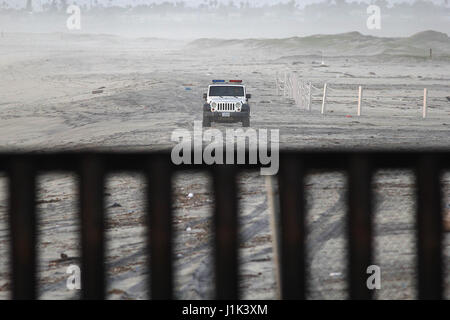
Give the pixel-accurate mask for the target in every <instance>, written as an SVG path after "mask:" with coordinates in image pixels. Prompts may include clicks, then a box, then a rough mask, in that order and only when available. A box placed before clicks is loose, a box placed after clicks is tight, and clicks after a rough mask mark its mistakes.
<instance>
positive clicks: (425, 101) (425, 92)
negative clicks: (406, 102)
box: [422, 88, 428, 119]
mask: <svg viewBox="0 0 450 320" xmlns="http://www.w3.org/2000/svg"><path fill="white" fill-rule="evenodd" d="M427 95H428V90H427V88H425V89H423V108H422V118H424V119H425V118H426V117H427Z"/></svg>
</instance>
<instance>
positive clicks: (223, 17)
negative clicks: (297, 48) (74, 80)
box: [0, 0, 450, 39]
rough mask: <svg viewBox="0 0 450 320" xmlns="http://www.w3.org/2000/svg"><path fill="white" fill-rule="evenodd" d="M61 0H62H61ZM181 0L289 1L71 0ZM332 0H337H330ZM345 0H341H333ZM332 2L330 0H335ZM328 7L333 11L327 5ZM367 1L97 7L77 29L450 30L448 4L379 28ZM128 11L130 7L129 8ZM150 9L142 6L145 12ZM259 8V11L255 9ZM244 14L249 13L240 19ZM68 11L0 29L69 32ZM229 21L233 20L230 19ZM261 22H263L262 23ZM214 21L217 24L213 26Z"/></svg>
mask: <svg viewBox="0 0 450 320" xmlns="http://www.w3.org/2000/svg"><path fill="white" fill-rule="evenodd" d="M32 1H33V5H34V10H36V11H40V8H41V7H42V5H43V4H46V3H50V2H52V1H53V0H32ZM57 1H58V2H60V0H57ZM180 1H183V2H184V4H185V5H187V6H190V7H197V6H198V5H200V4H209V3H216V4H229V3H230V2H233V3H234V4H236V5H237V7H240V6H241V3H248V4H249V5H250V6H251V7H258V6H262V5H270V4H277V3H288V2H291V1H290V0H67V3H68V4H71V3H74V2H76V3H77V4H80V5H89V4H90V3H96V2H98V3H100V4H102V5H104V6H108V5H114V6H117V5H120V6H127V5H139V4H151V3H163V2H170V3H176V2H180ZM294 1H295V2H296V3H297V4H298V5H299V6H305V5H307V4H312V3H323V2H325V1H326V2H329V1H330V0H294ZM331 1H333V0H331ZM334 1H342V0H334ZM386 1H387V2H388V3H390V4H395V3H405V2H407V3H413V2H418V1H414V0H386ZM3 2H6V3H9V4H14V7H17V8H23V7H25V6H26V3H27V0H0V4H1V3H3ZM348 2H353V3H373V2H374V0H348ZM421 2H428V3H430V2H433V3H436V4H441V5H446V7H447V8H450V0H426V1H423V0H422V1H421ZM331 3H332V2H331ZM324 8H327V9H329V10H324ZM365 8H366V6H365V5H361V6H357V5H355V6H353V7H352V8H350V9H349V10H347V9H342V8H337V7H334V6H316V7H314V8H309V9H310V10H309V11H303V12H301V11H297V12H291V13H292V14H286V12H285V11H286V10H289V9H286V10H285V11H283V10H278V11H273V12H271V11H268V10H266V11H264V14H263V16H261V12H260V11H258V13H257V14H255V15H252V14H251V12H250V11H245V12H244V11H242V12H233V13H231V14H228V13H225V14H221V12H219V11H215V12H213V13H211V14H209V13H205V12H204V11H202V10H198V12H197V11H196V10H188V11H187V12H188V14H180V12H178V13H176V14H174V15H171V14H167V13H166V12H164V11H161V12H160V14H155V15H150V14H147V15H146V14H142V15H140V14H139V12H131V14H128V11H127V10H123V12H120V14H119V13H114V12H106V13H104V12H95V14H86V15H82V17H81V21H82V23H81V24H82V27H81V29H79V32H85V33H108V34H120V35H130V36H145V37H160V38H192V39H195V38H201V37H221V38H251V37H265V38H270V37H273V38H280V37H292V36H305V35H311V34H324V33H325V34H330V33H342V32H352V31H358V32H361V33H363V34H370V35H374V36H410V35H412V34H414V33H417V32H420V31H424V30H436V31H440V32H444V33H447V34H449V31H450V14H448V13H449V12H450V9H444V8H439V7H435V8H423V7H421V6H418V7H413V8H411V10H410V9H408V8H405V12H403V11H401V12H400V11H399V10H392V11H390V10H389V9H388V10H385V11H383V12H381V13H380V14H381V15H380V19H381V27H380V28H377V29H373V28H370V29H369V28H368V27H367V24H366V22H367V19H368V17H369V14H368V13H367V11H366V9H365ZM125 11H127V12H125ZM145 12H147V11H144V13H145ZM255 13H256V10H255ZM240 14H247V15H248V16H247V17H245V19H242V16H240ZM66 19H67V16H65V15H63V14H59V15H29V14H20V15H15V14H11V15H10V16H8V15H6V16H2V19H0V29H1V30H4V31H7V32H67V31H68V28H67V26H66ZM230 21H233V23H232V24H230ZM262 22H263V23H262ZM212 24H214V26H215V28H211V25H212Z"/></svg>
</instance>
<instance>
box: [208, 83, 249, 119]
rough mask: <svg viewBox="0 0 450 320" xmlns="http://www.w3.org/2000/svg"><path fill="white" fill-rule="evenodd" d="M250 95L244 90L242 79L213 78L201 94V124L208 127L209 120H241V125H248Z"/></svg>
mask: <svg viewBox="0 0 450 320" xmlns="http://www.w3.org/2000/svg"><path fill="white" fill-rule="evenodd" d="M250 98H251V95H250V94H248V93H247V92H246V90H245V86H244V85H243V84H242V80H230V81H228V82H225V80H213V84H211V85H209V86H208V93H204V94H203V99H205V100H206V103H205V104H204V105H203V126H204V127H210V126H211V122H242V126H243V127H249V126H250V105H249V103H248V99H250Z"/></svg>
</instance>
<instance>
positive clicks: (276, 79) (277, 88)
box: [275, 72, 280, 96]
mask: <svg viewBox="0 0 450 320" xmlns="http://www.w3.org/2000/svg"><path fill="white" fill-rule="evenodd" d="M275 86H276V92H277V96H279V95H280V93H279V85H278V72H277V74H276V75H275Z"/></svg>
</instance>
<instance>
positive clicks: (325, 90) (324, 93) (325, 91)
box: [321, 83, 327, 114]
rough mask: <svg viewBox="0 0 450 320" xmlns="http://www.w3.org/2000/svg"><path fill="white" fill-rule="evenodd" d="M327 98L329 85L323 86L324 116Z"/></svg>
mask: <svg viewBox="0 0 450 320" xmlns="http://www.w3.org/2000/svg"><path fill="white" fill-rule="evenodd" d="M326 98H327V83H325V84H324V85H323V98H322V112H321V113H322V114H324V112H325V100H326Z"/></svg>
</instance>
